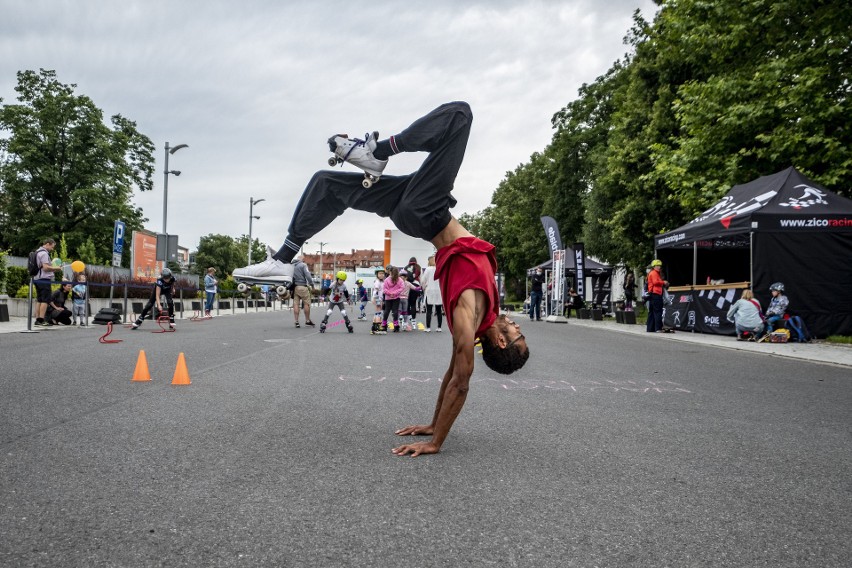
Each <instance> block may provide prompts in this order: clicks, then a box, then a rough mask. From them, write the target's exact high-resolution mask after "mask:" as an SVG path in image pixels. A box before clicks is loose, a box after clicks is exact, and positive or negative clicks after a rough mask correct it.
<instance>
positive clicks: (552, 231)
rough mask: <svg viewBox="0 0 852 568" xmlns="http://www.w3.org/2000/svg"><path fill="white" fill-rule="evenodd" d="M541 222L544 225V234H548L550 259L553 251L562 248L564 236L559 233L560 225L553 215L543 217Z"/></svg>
mask: <svg viewBox="0 0 852 568" xmlns="http://www.w3.org/2000/svg"><path fill="white" fill-rule="evenodd" d="M541 224H542V225H543V226H544V234H545V235H546V236H547V246H548V247H549V248H550V259H551V260H553V253H554V252H556V251H558V250H562V237H561V236H560V235H559V225H557V224H556V221H555V220H554V219H553V217H542V218H541Z"/></svg>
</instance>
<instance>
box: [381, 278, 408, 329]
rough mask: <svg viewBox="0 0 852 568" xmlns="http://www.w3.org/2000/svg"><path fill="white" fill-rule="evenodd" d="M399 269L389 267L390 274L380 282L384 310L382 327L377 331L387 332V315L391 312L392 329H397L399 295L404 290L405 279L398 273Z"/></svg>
mask: <svg viewBox="0 0 852 568" xmlns="http://www.w3.org/2000/svg"><path fill="white" fill-rule="evenodd" d="M399 272H400V271H399V269H398V268H396V267H393V268H391V271H390V276H388V277H387V278H385V281H384V283H383V284H382V289H383V290H384V306H385V307H384V310H383V311H382V327H381V329H380V330H379V333H387V331H388V316H390V315H391V312H393V331H394V333H396V332H398V331H399V296H400V294H402V292H403V290H405V281H404V280H403V279H402V277H400V275H399Z"/></svg>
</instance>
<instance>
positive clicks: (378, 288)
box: [370, 267, 386, 335]
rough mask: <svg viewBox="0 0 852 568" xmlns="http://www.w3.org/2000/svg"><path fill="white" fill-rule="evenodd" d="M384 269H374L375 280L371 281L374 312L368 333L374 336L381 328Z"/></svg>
mask: <svg viewBox="0 0 852 568" xmlns="http://www.w3.org/2000/svg"><path fill="white" fill-rule="evenodd" d="M385 274H386V272H385V269H384V268H382V267H379V268H377V269H376V279H375V280H374V281H373V291H372V292H373V293H372V295H373V305H374V306H375V308H376V309H375V312H373V325H372V327H371V328H370V333H371V334H373V335H375V334H378V333H379V332H380V331H381V327H382V310H383V309H384V308H383V306H382V303H383V301H384V295H385V293H384V283H385Z"/></svg>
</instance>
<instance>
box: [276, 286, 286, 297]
mask: <svg viewBox="0 0 852 568" xmlns="http://www.w3.org/2000/svg"><path fill="white" fill-rule="evenodd" d="M286 291H287V288H285V287H284V286H279V287H278V288H276V289H275V293H276V294H278V295H279V296H283V295H284V292H286Z"/></svg>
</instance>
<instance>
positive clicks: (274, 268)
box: [232, 248, 294, 293]
mask: <svg viewBox="0 0 852 568" xmlns="http://www.w3.org/2000/svg"><path fill="white" fill-rule="evenodd" d="M273 252H274V251H272V249H269V248H267V251H266V255H267V256H266V260H264V261H263V262H258V263H257V264H252V265H251V266H244V267H242V268H236V269H234V272H233V273H232V276H233V278H234V280H235V281H237V282H239V284H238V285H237V290H238V291H240V292H246V291H247V290H248V289H249V288H251V287H252V286H253V285H254V284H277V285H278V287H279V288H280V287H282V286H283V287H284V288H285V289H286V288H287V287H289V286H290V284H291V283H292V282H293V269H294V267H293V265H292V264H290V263H289V262H288V263H284V262H281V261H280V260H275V259H274V258H272V253H273ZM282 293H283V292H282Z"/></svg>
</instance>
